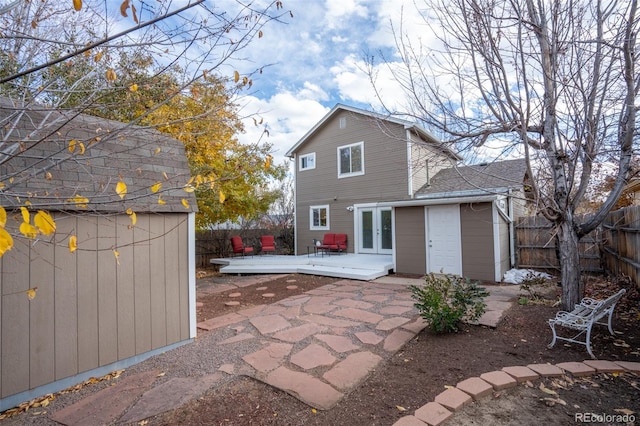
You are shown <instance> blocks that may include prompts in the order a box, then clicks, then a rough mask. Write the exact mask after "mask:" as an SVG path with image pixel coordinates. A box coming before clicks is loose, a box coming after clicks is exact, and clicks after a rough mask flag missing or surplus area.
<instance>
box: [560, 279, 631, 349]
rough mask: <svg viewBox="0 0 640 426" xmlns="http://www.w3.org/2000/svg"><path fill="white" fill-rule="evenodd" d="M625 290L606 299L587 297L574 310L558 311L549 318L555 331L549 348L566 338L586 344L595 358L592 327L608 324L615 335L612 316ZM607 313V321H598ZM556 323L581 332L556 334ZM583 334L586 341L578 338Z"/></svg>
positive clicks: (568, 340)
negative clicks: (563, 335) (567, 335)
mask: <svg viewBox="0 0 640 426" xmlns="http://www.w3.org/2000/svg"><path fill="white" fill-rule="evenodd" d="M625 292H626V290H625V289H622V290H620V291H619V292H617V293H616V294H614V295H613V296H611V297H609V298H607V299H604V300H594V299H591V298H589V297H585V298H584V299H582V301H580V303H578V304H577V305H576V306H575V308H574V309H573V311H571V312H566V311H560V312H558V313H557V314H556V317H555V318H552V319H550V320H549V326H550V327H551V331H553V340H552V341H551V343H549V348H552V347H553V346H554V345H555V344H556V340H564V341H567V342H572V343H577V344H580V345H584V346H586V347H587V352H589V355H591V358H595V356H594V355H593V352H591V327H593V325H594V324H600V325H606V326H608V327H609V333H611V335H612V336H613V335H614V334H613V328H611V317H612V316H613V310H614V309H615V307H616V303H618V300H620V298H621V297H622V295H623V294H625ZM605 315H609V318H608V320H607V322H606V323H604V322H598V321H599V320H600V319H601V318H603V317H604V316H605ZM556 325H560V326H562V327H566V328H570V329H572V330H577V331H579V333H578V334H576V335H575V336H573V337H562V336H558V335H557V334H556ZM583 334H586V335H585V339H584V341H583V340H577V339H578V338H579V337H580V336H582V335H583Z"/></svg>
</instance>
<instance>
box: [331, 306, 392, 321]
mask: <svg viewBox="0 0 640 426" xmlns="http://www.w3.org/2000/svg"><path fill="white" fill-rule="evenodd" d="M332 314H333V315H338V316H340V317H345V318H349V319H352V320H355V321H362V322H367V323H370V324H377V323H379V322H380V321H382V320H383V319H384V317H383V316H382V315H378V314H376V313H373V312H369V311H364V310H362V309H356V308H346V309H340V310H338V311H333V312H332Z"/></svg>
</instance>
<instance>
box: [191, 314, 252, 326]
mask: <svg viewBox="0 0 640 426" xmlns="http://www.w3.org/2000/svg"><path fill="white" fill-rule="evenodd" d="M244 319H245V318H244V317H243V316H242V315H239V314H236V313H232V314H227V315H223V316H221V317H216V318H210V319H208V320H206V321H202V322H199V323H198V325H197V326H198V328H200V329H202V330H215V329H216V328H220V327H225V326H227V325H231V324H235V323H237V322H240V321H242V320H244Z"/></svg>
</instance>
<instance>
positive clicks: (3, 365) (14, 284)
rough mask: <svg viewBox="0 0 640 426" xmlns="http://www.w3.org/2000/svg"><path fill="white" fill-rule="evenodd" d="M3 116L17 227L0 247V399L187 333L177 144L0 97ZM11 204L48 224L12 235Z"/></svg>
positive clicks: (189, 316)
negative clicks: (73, 244) (9, 243)
mask: <svg viewBox="0 0 640 426" xmlns="http://www.w3.org/2000/svg"><path fill="white" fill-rule="evenodd" d="M0 124H1V125H0V138H1V140H2V142H1V145H0V156H2V160H1V161H0V180H1V181H2V184H3V185H2V190H0V203H1V205H2V206H3V207H4V208H5V209H6V210H7V213H8V214H7V223H6V226H5V227H6V229H7V230H8V231H9V232H10V233H11V234H12V235H13V239H14V247H13V249H12V250H10V251H8V252H6V253H5V254H4V255H3V256H2V257H1V258H0V267H1V268H2V273H1V276H0V289H1V303H0V353H1V355H2V356H1V358H0V395H1V398H0V411H1V410H5V409H7V408H11V407H13V406H15V405H17V404H18V403H21V402H23V401H26V400H30V399H32V398H34V397H38V396H41V395H44V394H46V393H50V392H55V391H58V390H61V389H64V388H66V387H69V386H71V385H74V384H76V383H79V382H82V381H84V380H87V379H88V378H90V377H92V376H96V377H97V376H101V375H104V374H106V373H108V372H111V371H113V370H117V369H121V368H126V367H128V366H130V365H132V364H134V363H137V362H140V361H142V360H144V359H145V358H147V357H149V356H151V355H154V354H156V353H160V352H163V351H166V350H168V349H171V348H173V347H175V346H179V345H182V344H185V343H187V342H189V341H191V340H192V339H193V338H194V337H195V336H196V325H195V271H194V268H195V262H194V258H195V253H194V252H195V250H194V248H195V209H196V200H195V197H194V196H193V194H192V193H189V192H186V191H184V186H185V184H186V183H187V182H188V180H189V175H190V173H189V167H188V164H187V160H186V157H185V153H184V147H183V145H182V143H181V142H180V141H178V140H175V139H173V138H170V137H167V136H165V135H163V134H161V133H159V132H157V131H154V130H150V129H145V128H140V127H135V126H128V125H124V124H122V123H118V122H113V121H108V120H103V119H99V118H95V117H90V116H86V115H73V114H71V113H68V112H65V111H52V110H48V109H46V108H42V107H37V106H31V107H29V108H27V109H26V110H25V109H24V107H22V106H20V107H16V106H15V104H14V103H12V102H11V101H9V100H7V99H0ZM71 141H74V142H71ZM118 182H124V183H125V184H126V186H127V193H126V194H122V195H123V197H121V196H120V195H119V194H118V193H117V192H116V185H117V183H118ZM158 183H161V185H157V184H158ZM154 185H155V187H154V188H153V189H152V187H153V186H154ZM20 206H28V208H29V210H30V211H31V215H32V216H33V214H34V213H35V212H36V211H38V210H45V211H47V212H49V213H50V214H51V215H52V216H53V218H54V220H55V222H56V225H57V229H56V232H55V233H54V234H52V235H38V236H37V237H36V238H34V239H27V238H25V237H23V236H21V234H20V232H19V230H18V227H19V226H20V223H21V222H22V216H21V214H20V211H19V210H18V208H19V207H20ZM134 213H135V216H134ZM71 237H75V238H76V239H77V250H75V251H73V252H72V251H71V250H70V249H69V241H70V239H71ZM36 287H37V291H36V293H35V298H33V299H32V300H30V299H29V298H28V297H27V290H29V289H33V288H36Z"/></svg>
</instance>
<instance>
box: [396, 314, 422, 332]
mask: <svg viewBox="0 0 640 426" xmlns="http://www.w3.org/2000/svg"><path fill="white" fill-rule="evenodd" d="M426 326H427V322H426V321H425V320H424V318H422V317H418V319H417V320H415V321H414V322H410V323H409V324H405V325H403V326H402V328H404V329H406V330H409V331H413V332H414V333H415V334H418V333H420V332H421V331H422V330H423V329H424V328H425V327H426Z"/></svg>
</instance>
